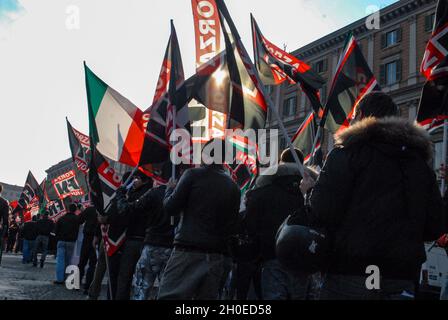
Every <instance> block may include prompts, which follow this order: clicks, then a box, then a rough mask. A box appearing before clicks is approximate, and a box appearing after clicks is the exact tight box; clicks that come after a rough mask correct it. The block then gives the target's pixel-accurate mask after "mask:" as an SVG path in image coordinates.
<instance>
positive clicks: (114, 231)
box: [89, 148, 126, 256]
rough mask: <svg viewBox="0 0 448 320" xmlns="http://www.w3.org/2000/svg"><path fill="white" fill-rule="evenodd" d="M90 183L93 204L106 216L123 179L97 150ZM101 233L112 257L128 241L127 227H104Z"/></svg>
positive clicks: (90, 171)
mask: <svg viewBox="0 0 448 320" xmlns="http://www.w3.org/2000/svg"><path fill="white" fill-rule="evenodd" d="M89 183H90V197H91V201H92V204H93V205H94V206H95V208H96V210H97V211H98V212H99V213H100V214H101V215H105V214H106V212H107V210H108V209H109V208H111V206H112V205H113V203H112V202H111V201H112V199H113V198H114V196H115V192H116V190H117V189H118V188H119V187H120V186H121V177H120V176H119V175H118V174H117V173H116V172H115V170H114V169H113V168H112V167H111V165H110V164H109V162H108V161H107V160H106V159H105V158H104V156H103V155H102V154H101V153H100V152H99V151H98V150H96V149H95V148H92V151H91V159H90V168H89ZM101 233H102V237H103V241H104V245H105V247H106V251H107V254H108V255H109V256H112V255H113V254H114V253H115V252H116V251H117V250H118V248H119V247H120V246H121V245H122V244H123V243H124V241H125V239H126V226H125V224H123V225H121V224H117V225H116V226H115V225H114V226H113V227H112V226H110V225H102V226H101Z"/></svg>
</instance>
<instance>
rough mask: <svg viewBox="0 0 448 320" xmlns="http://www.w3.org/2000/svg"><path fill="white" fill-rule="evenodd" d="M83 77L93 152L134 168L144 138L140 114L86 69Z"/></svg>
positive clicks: (137, 161)
mask: <svg viewBox="0 0 448 320" xmlns="http://www.w3.org/2000/svg"><path fill="white" fill-rule="evenodd" d="M85 76H86V88H87V99H88V111H89V124H90V137H92V143H93V144H92V148H93V146H96V148H97V149H98V150H99V151H100V152H101V153H102V154H103V155H104V156H106V157H107V158H109V159H111V160H113V161H118V162H121V163H124V164H127V165H129V166H132V167H135V166H136V165H137V164H138V163H139V160H140V155H141V152H142V146H143V140H144V136H145V135H144V130H143V127H144V125H145V121H144V116H143V112H142V111H141V110H140V109H139V108H137V107H136V106H135V105H134V104H132V102H130V101H129V100H128V99H126V98H125V97H123V96H122V95H121V94H119V93H118V92H117V91H115V90H114V89H112V88H111V87H109V86H108V85H107V84H106V83H105V82H104V81H102V80H101V79H100V78H99V77H97V76H96V75H95V74H94V73H93V72H92V71H91V70H90V69H89V68H88V67H87V66H86V65H85Z"/></svg>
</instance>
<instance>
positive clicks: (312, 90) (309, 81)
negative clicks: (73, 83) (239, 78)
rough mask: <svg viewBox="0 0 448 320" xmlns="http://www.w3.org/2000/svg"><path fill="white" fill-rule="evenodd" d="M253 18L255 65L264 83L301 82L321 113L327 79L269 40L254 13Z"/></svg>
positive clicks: (312, 102)
mask: <svg viewBox="0 0 448 320" xmlns="http://www.w3.org/2000/svg"><path fill="white" fill-rule="evenodd" d="M251 20H252V36H253V45H254V59H255V66H256V67H257V70H258V73H259V75H260V78H261V80H262V81H263V83H264V84H265V85H279V84H282V83H283V82H285V81H289V82H290V83H297V84H299V85H300V86H301V88H302V90H303V92H304V93H305V94H306V95H307V97H308V99H309V100H310V101H311V104H312V106H313V109H314V111H315V112H316V114H319V113H320V111H321V109H322V105H321V102H320V97H319V89H321V88H322V86H323V85H324V84H325V80H324V79H322V77H320V76H319V75H318V74H317V73H316V72H315V71H314V70H313V69H312V68H311V67H310V66H309V65H308V64H306V63H305V62H303V61H301V60H299V59H297V58H296V57H295V56H293V55H292V54H289V53H287V52H285V51H284V50H281V49H280V48H278V47H277V46H276V45H274V44H273V43H272V42H270V41H269V40H267V39H266V38H265V37H264V36H263V34H262V33H261V31H260V28H259V27H258V24H257V22H256V21H255V19H254V17H253V16H252V15H251Z"/></svg>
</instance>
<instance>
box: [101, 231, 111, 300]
mask: <svg viewBox="0 0 448 320" xmlns="http://www.w3.org/2000/svg"><path fill="white" fill-rule="evenodd" d="M101 242H102V243H103V250H104V260H105V262H106V272H107V277H108V278H109V281H108V287H109V295H110V300H114V296H113V295H112V282H111V277H110V266H109V255H108V254H107V249H106V243H105V241H104V237H103V239H102V241H101Z"/></svg>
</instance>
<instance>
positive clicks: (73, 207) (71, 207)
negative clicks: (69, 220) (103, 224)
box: [68, 203, 78, 213]
mask: <svg viewBox="0 0 448 320" xmlns="http://www.w3.org/2000/svg"><path fill="white" fill-rule="evenodd" d="M76 210H78V206H77V205H76V204H74V203H70V204H69V205H68V212H69V213H75V212H76Z"/></svg>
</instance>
